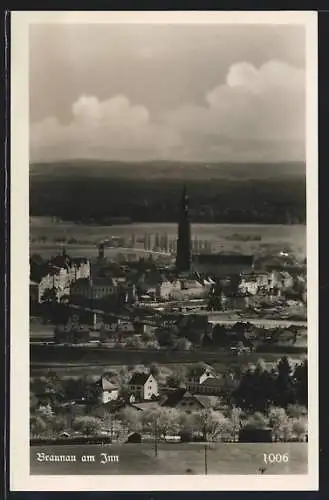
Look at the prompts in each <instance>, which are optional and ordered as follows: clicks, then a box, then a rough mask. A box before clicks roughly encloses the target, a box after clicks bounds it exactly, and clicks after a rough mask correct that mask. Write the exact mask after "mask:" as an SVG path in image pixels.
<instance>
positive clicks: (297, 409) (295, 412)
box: [286, 404, 307, 419]
mask: <svg viewBox="0 0 329 500" xmlns="http://www.w3.org/2000/svg"><path fill="white" fill-rule="evenodd" d="M286 412H287V415H288V417H289V418H297V419H298V418H300V417H307V408H306V407H305V406H302V405H299V404H292V405H288V407H287V410H286Z"/></svg>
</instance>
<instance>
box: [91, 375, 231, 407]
mask: <svg viewBox="0 0 329 500" xmlns="http://www.w3.org/2000/svg"><path fill="white" fill-rule="evenodd" d="M230 383H231V384H233V380H230V378H227V376H224V375H218V374H217V373H216V372H215V370H214V369H213V368H212V367H205V368H200V370H197V371H196V372H195V373H193V374H192V375H191V376H190V377H189V378H188V380H187V381H186V384H184V386H182V387H180V388H179V389H170V388H168V387H167V388H161V390H160V387H159V383H158V380H157V378H156V377H155V376H154V375H152V373H149V372H147V373H145V372H135V373H133V374H132V376H131V378H130V379H129V381H128V383H127V385H126V391H127V394H126V397H127V400H128V401H129V403H131V404H142V403H147V402H150V401H156V402H157V404H158V405H160V406H171V407H173V406H175V407H177V408H183V407H184V408H185V409H186V407H191V406H192V403H193V402H195V405H194V406H197V407H199V406H200V401H199V400H195V399H194V398H195V397H202V396H209V397H215V398H216V399H218V397H220V396H221V395H222V393H223V389H224V387H227V384H230ZM98 387H99V389H100V399H101V401H102V403H103V404H107V403H109V402H110V401H116V400H118V398H119V396H120V391H121V387H120V386H119V385H118V384H117V383H116V382H115V381H113V379H111V378H110V379H109V378H108V377H107V376H105V375H104V376H102V377H101V379H100V380H99V381H98ZM203 401H204V402H205V401H206V400H203ZM194 409H195V408H194Z"/></svg>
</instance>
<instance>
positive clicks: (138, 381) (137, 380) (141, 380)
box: [128, 372, 150, 385]
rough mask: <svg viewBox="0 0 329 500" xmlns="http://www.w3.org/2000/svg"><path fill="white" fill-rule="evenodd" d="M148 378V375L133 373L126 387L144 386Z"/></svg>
mask: <svg viewBox="0 0 329 500" xmlns="http://www.w3.org/2000/svg"><path fill="white" fill-rule="evenodd" d="M149 376H150V373H142V372H135V373H133V375H132V377H131V379H130V380H129V382H128V385H144V384H145V383H146V382H147V380H148V378H149Z"/></svg>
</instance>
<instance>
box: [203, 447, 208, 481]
mask: <svg viewBox="0 0 329 500" xmlns="http://www.w3.org/2000/svg"><path fill="white" fill-rule="evenodd" d="M204 473H205V475H207V474H208V447H207V444H205V445H204Z"/></svg>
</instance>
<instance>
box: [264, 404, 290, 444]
mask: <svg viewBox="0 0 329 500" xmlns="http://www.w3.org/2000/svg"><path fill="white" fill-rule="evenodd" d="M268 419H269V426H270V427H271V428H272V431H273V436H274V440H275V441H282V440H285V439H284V438H285V437H286V432H287V426H288V417H287V414H286V412H285V409H284V408H276V407H273V408H271V409H270V411H269V414H268Z"/></svg>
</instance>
